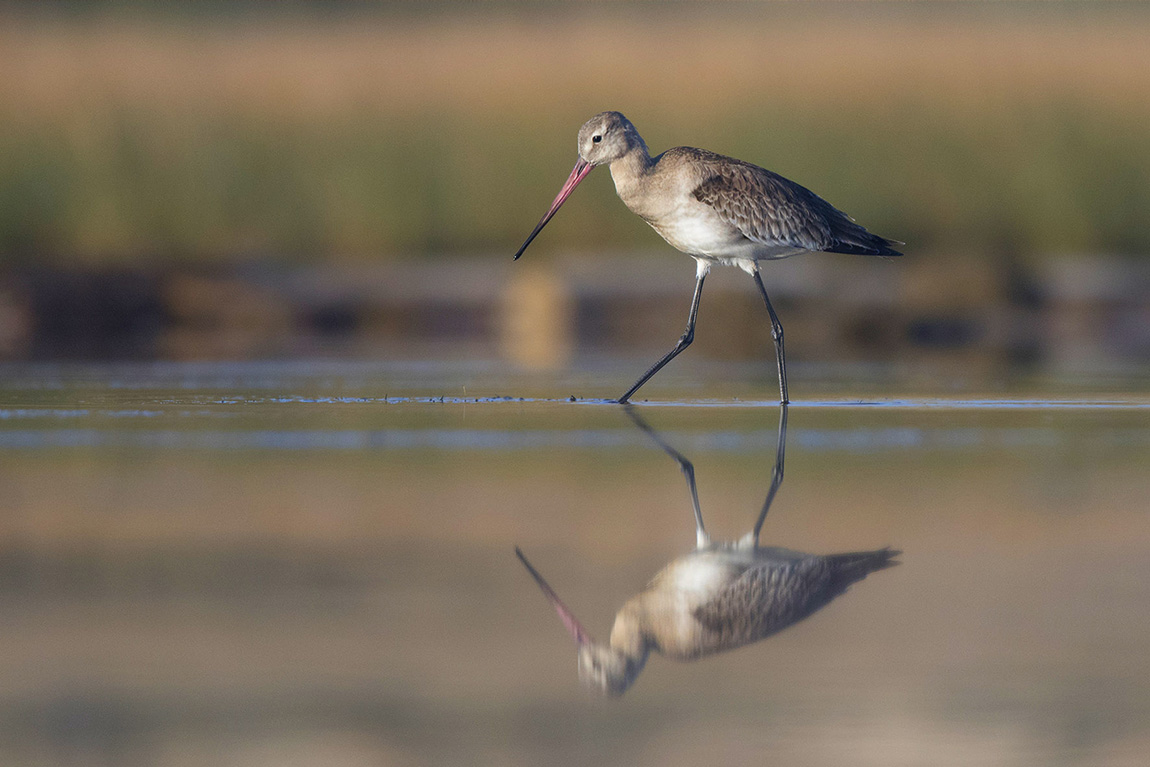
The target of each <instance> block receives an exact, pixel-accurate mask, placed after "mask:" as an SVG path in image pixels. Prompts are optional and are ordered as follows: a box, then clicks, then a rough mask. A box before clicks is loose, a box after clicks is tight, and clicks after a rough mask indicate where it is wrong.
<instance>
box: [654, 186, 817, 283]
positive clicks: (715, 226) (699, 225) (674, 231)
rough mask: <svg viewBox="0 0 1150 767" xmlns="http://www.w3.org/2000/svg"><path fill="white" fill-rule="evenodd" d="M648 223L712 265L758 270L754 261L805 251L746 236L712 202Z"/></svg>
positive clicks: (694, 204)
mask: <svg viewBox="0 0 1150 767" xmlns="http://www.w3.org/2000/svg"><path fill="white" fill-rule="evenodd" d="M647 223H649V224H650V225H651V227H652V228H653V229H654V230H655V231H656V232H658V233H659V234H660V235H661V236H662V237H663V239H664V240H666V241H667V242H668V243H670V244H671V245H672V246H673V247H674V248H676V249H677V250H681V251H683V252H684V253H687V254H688V255H691V256H694V257H695V258H697V259H702V260H704V261H706V262H708V263H711V264H722V265H724V266H737V267H739V268H741V269H743V270H744V271H746V272H749V273H753V272H754V271H755V268H756V267H755V263H756V262H758V261H764V260H768V259H775V258H786V257H787V256H793V255H796V254H798V253H802V252H804V249H803V248H796V247H794V246H791V245H764V244H762V243H758V242H753V241H751V240H748V239H747V238H746V237H744V236H743V233H742V232H740V231H739V230H738V229H737V228H735V227H734V226H732V225H731V224H729V223H727V222H726V221H725V220H724V219H723V218H721V217H720V216H719V215H718V214H717V213H715V211H714V209H713V208H711V207H710V206H709V205H704V204H703V203H701V202H698V201H695V200H693V199H692V200H689V201H688V202H686V203H684V204H681V205H678V206H676V207H675V208H674V210H673V211H671V212H670V213H669V214H667V215H664V216H661V217H660V218H659V219H658V220H654V221H652V220H648V221H647Z"/></svg>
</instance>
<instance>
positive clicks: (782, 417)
mask: <svg viewBox="0 0 1150 767" xmlns="http://www.w3.org/2000/svg"><path fill="white" fill-rule="evenodd" d="M786 452H787V405H786V404H785V403H784V404H782V405H780V406H779V441H778V444H777V445H776V446H775V469H774V471H773V472H771V488H770V490H768V491H767V500H765V501H763V510H762V511H760V512H759V518H758V519H757V520H755V526H754V527H753V528H752V529H751V535H750V539H751V543H752V544H753V545H754V546H756V547H758V545H759V531H760V530H762V529H763V521H764V520H766V518H767V512H768V511H770V509H771V502H772V501H774V500H775V493H777V492H779V485H781V484H783V459H784V458H785V457H786Z"/></svg>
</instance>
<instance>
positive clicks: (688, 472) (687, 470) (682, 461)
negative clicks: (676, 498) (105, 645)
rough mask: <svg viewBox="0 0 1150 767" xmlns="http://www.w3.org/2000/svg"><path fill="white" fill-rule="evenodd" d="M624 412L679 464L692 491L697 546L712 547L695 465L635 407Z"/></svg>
mask: <svg viewBox="0 0 1150 767" xmlns="http://www.w3.org/2000/svg"><path fill="white" fill-rule="evenodd" d="M623 410H624V411H625V412H626V413H627V415H628V416H630V418H631V421H632V422H633V423H634V424H635V425H636V426H638V427H639V428H640V429H641V430H642V431H643V433H645V434H646V435H647V436H649V437H650V438H651V439H652V440H654V441H655V444H656V445H658V446H659V447H661V448H662V449H663V452H664V453H666V454H667V455H669V456H671V457H672V458H674V459H675V462H676V463H677V464H679V470H680V471H681V472H683V476H684V477H685V478H686V480H687V489H688V490H690V491H691V507H692V508H693V509H694V510H695V545H696V546H697V547H698V548H700V549H701V548H704V547H706V546H710V545H711V537H710V536H709V535H707V531H706V530H705V529H703V510H702V509H700V508H699V490H698V488H696V487H695V465H694V464H693V463H691V462H690V461H689V460H687V457H686V456H685V455H683V454H682V453H680V452H679V451H678V450H676V449H675V448H673V447H671V446H670V445H669V444H667V443H666V442H665V441H664V440H663V438H662V437H660V436H659V433H658V432H657V431H655V430H654V429H652V428H651V427H650V426H649V425H648V424H647V422H646V421H644V420H643V419H642V418H641V417H639V414H638V413H636V412H635V408H634V406H632V405H625V406H624V408H623Z"/></svg>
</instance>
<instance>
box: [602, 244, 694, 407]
mask: <svg viewBox="0 0 1150 767" xmlns="http://www.w3.org/2000/svg"><path fill="white" fill-rule="evenodd" d="M708 269H709V267H707V266H705V265H704V264H703V262H699V270H698V273H697V275H698V276H697V278H696V282H695V296H694V298H692V299H691V314H690V316H688V317H687V329H686V330H685V331H684V332H683V335H682V336H680V337H679V342H678V343H677V344H675V348H674V349H672V350H671V351H669V352H667V353H666V354H665V355H664V356H663V359H661V360H659V361H658V362H656V363H655V364H654V365H652V366H651V367H650V369H649V370H648V371H647V372H646V373H644V374H643V375H642V376H641V377H640V378H639V380H638V381H636V382H635V385H634V386H632V387H631V388H630V389H628V390H627V393H626V394H624V395H623V396H622V397H620V398H619V402H621V403H623V402H626V401H627V400H629V399H631V395H632V394H634V393H635V392H636V391H638V390H639V387H640V386H642V385H643V384H645V383H647V381H648V380H649V379H650V378H651V376H653V375H655V374H656V373H658V372H659V371H660V370H661V369H662V368H663V366H664V365H666V364H667V363H668V362H670V361H671V360H673V359H675V357H676V356H677V355H678V354H679V352H681V351H683V350H684V349H686V348H687V347H688V346H690V345H691V342H692V341H694V340H695V317H696V316H697V315H698V314H699V299H700V298H701V297H702V295H703V280H704V279H705V278H706V277H707V271H708Z"/></svg>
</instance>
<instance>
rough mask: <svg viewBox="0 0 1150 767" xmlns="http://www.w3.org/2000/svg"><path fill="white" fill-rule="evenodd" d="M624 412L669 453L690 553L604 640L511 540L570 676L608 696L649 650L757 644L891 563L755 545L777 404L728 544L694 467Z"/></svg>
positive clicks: (624, 612)
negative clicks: (688, 514) (765, 452)
mask: <svg viewBox="0 0 1150 767" xmlns="http://www.w3.org/2000/svg"><path fill="white" fill-rule="evenodd" d="M626 411H627V414H628V416H630V418H631V420H632V421H634V423H635V425H636V426H638V427H639V429H641V430H642V431H643V432H644V433H646V434H647V435H649V436H650V437H651V438H652V439H653V440H654V441H655V442H656V444H658V445H659V447H660V448H662V449H663V451H664V452H665V453H667V455H669V456H671V457H672V458H674V459H675V461H676V462H677V463H678V464H679V468H680V469H681V470H682V472H683V476H684V477H685V478H686V480H687V487H688V489H689V490H690V493H691V505H692V508H693V509H694V513H695V538H696V544H695V550H694V551H692V552H691V553H690V554H687V555H686V556H683V557H680V558H678V559H675V560H673V561H672V562H670V563H669V564H668V565H667V566H666V567H664V568H663V569H662V570H661V571H659V573H658V574H656V575H655V577H654V578H653V579H652V580H651V582H650V583H649V584H648V585H647V587H646V588H645V589H644V590H643V591H641V592H640V593H639V594H637V595H635V596H634V597H632V598H631V599H629V600H628V601H627V603H626V604H624V605H623V608H622V609H621V610H619V612H618V613H617V614H616V616H615V625H614V627H613V628H612V629H611V637H610V640H609V641H608V642H607V643H602V642H597V641H596V640H594V639H592V638H591V635H590V634H588V633H587V631H586V629H584V628H583V626H582V624H580V623H579V621H578V620H576V618H575V616H574V615H573V614H572V612H571V610H569V609H568V608H567V606H566V605H564V604H563V602H562V601H561V600H560V599H559V596H558V595H557V594H556V593H555V591H554V590H553V589H552V588H551V587H550V586H549V585H548V584H547V581H545V580H544V579H543V576H542V575H540V574H539V572H538V571H537V570H536V569H535V568H534V567H533V566H532V565H531V563H530V562H528V561H527V557H526V556H524V554H523V552H522V551H520V550H519V548H518V547H516V549H515V553H516V554H517V555H518V557H519V559H520V560H521V561H522V562H523V564H524V566H526V568H527V570H528V572H530V573H531V575H532V577H534V578H535V581H536V582H537V583H538V584H539V587H540V588H541V589H542V590H543V593H544V595H545V596H546V597H547V599H548V601H550V602H551V604H552V606H554V608H555V609H556V611H557V612H558V613H559V617H560V619H561V620H562V621H563V624H564V625H565V626H566V627H567V630H568V631H569V632H570V633H571V636H572V637H573V638H574V640H575V642H576V644H577V645H578V653H579V678H580V680H581V681H582V682H583V684H585V685H586V686H588V687H590V688H592V689H594V690H596V691H598V692H600V693H603V694H605V695H609V696H611V697H617V696H619V695H622V694H623V693H624V692H626V691H627V689H628V688H629V687H630V686H631V685H632V684H633V683H634V682H635V679H636V677H638V676H639V673H640V672H641V671H642V670H643V666H644V665H645V664H646V662H647V657H648V655H650V653H651V651H652V650H654V651H656V652H659V653H662V654H663V655H664V656H666V657H668V658H671V659H673V660H680V661H686V660H695V659H697V658H701V657H703V656H706V655H711V654H714V653H718V652H723V651H725V650H733V649H735V648H736V647H742V646H743V645H746V644H750V643H751V642H757V641H758V640H760V639H765V638H766V637H768V636H771V635H772V634H775V633H777V632H779V631H781V630H783V629H785V628H786V627H788V626H790V625H792V624H794V623H797V622H798V621H800V620H802V619H803V618H806V617H807V616H808V615H811V614H812V613H814V612H816V611H817V610H819V609H821V608H822V607H823V606H825V605H826V604H828V603H829V602H831V600H833V599H834V598H835V597H837V596H839V595H840V594H842V593H843V592H845V591H846V590H847V589H848V588H849V587H850V585H851V584H853V583H855V582H856V581H860V580H862V579H863V578H865V577H866V576H867V575H869V574H870V573H872V572H875V571H876V570H882V569H885V568H887V567H892V566H894V565H896V564H898V562H897V561H896V560H895V559H894V558H895V557H896V556H898V555H899V554H900V553H901V552H899V551H896V550H894V549H891V548H884V549H878V550H876V551H857V552H850V553H845V554H828V555H820V554H805V553H803V552H800V551H791V550H790V549H783V548H776V547H772V546H760V545H759V531H760V530H761V528H762V526H763V521H764V520H765V519H766V517H767V512H768V511H769V510H770V507H771V503H772V502H773V501H774V498H775V494H776V493H777V492H778V490H779V486H780V485H781V484H782V481H783V464H784V457H785V448H786V435H787V406H786V405H783V406H781V407H780V414H779V434H778V446H777V449H776V453H775V466H774V470H773V472H772V475H771V485H770V489H769V490H768V491H767V497H766V500H765V501H764V502H763V506H762V509H761V510H760V511H759V516H758V518H757V519H756V520H755V524H754V526H753V527H752V528H751V531H750V532H749V533H747V534H746V535H745V536H743V537H742V538H740V539H739V540H738V541H734V542H715V541H712V540H711V537H710V536H709V535H708V534H707V531H706V528H705V527H704V526H703V514H702V511H701V510H700V508H699V494H698V491H697V490H696V487H695V468H694V466H693V465H692V463H691V462H690V461H689V460H688V459H687V458H686V457H685V456H684V455H682V454H681V453H680V452H679V451H677V450H675V448H673V447H671V445H669V444H668V443H667V442H666V441H665V440H664V439H663V438H662V437H661V436H660V435H659V434H658V432H656V431H655V430H654V429H652V428H651V427H650V426H649V425H648V424H647V423H646V422H645V421H644V420H643V419H642V418H641V417H640V416H639V415H638V413H636V412H635V411H634V410H633V409H632V408H630V407H629V406H628V407H627V408H626Z"/></svg>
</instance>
